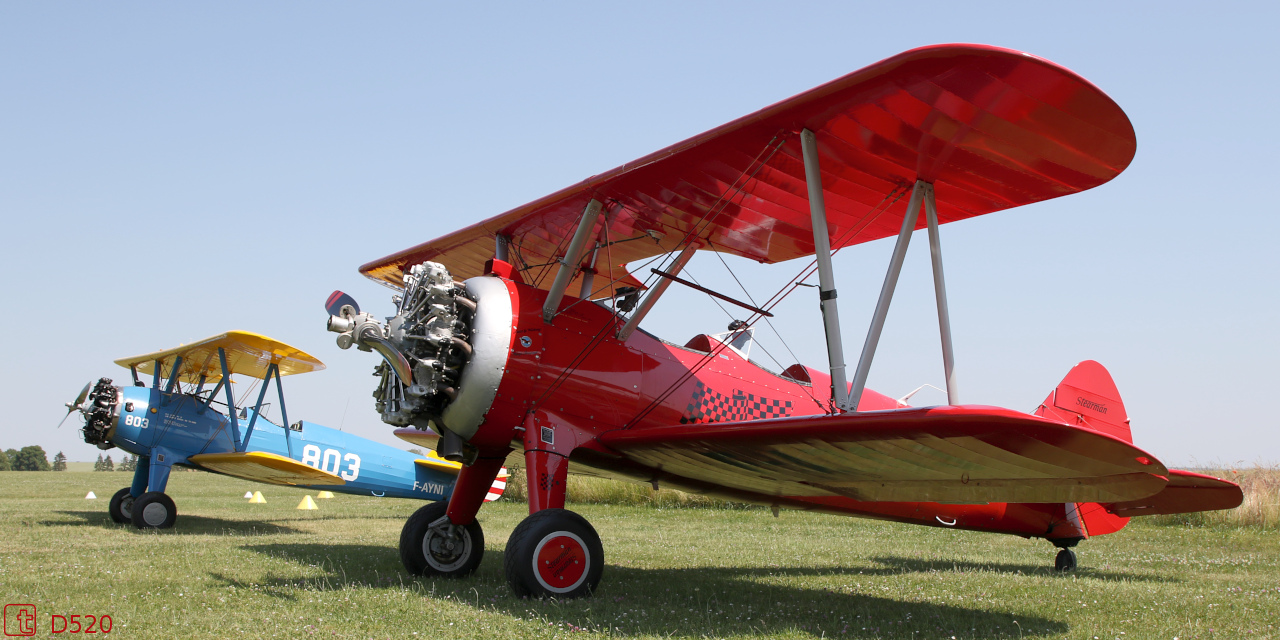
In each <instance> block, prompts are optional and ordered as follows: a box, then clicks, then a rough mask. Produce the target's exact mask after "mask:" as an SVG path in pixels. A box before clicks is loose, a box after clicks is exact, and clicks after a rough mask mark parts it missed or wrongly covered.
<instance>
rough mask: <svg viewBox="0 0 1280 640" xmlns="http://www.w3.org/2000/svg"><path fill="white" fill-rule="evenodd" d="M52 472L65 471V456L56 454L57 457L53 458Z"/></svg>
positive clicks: (59, 453)
mask: <svg viewBox="0 0 1280 640" xmlns="http://www.w3.org/2000/svg"><path fill="white" fill-rule="evenodd" d="M53 470H54V471H66V470H67V456H65V455H63V453H62V452H61V451H59V452H58V455H56V456H54V457H53Z"/></svg>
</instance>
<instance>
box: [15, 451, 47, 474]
mask: <svg viewBox="0 0 1280 640" xmlns="http://www.w3.org/2000/svg"><path fill="white" fill-rule="evenodd" d="M10 464H11V465H12V466H13V470H14V471H48V470H49V457H48V455H47V454H45V452H44V449H42V448H41V447H39V446H37V445H31V446H29V447H23V448H22V451H19V452H18V454H17V455H15V456H13V457H12V461H11V462H10Z"/></svg>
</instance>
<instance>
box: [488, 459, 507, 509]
mask: <svg viewBox="0 0 1280 640" xmlns="http://www.w3.org/2000/svg"><path fill="white" fill-rule="evenodd" d="M509 477H510V474H508V473H507V468H506V467H503V468H502V470H501V471H499V472H498V478H497V479H496V480H494V481H493V485H492V486H490V487H489V494H488V495H486V496H485V497H484V501H485V502H493V501H494V500H497V499H498V498H501V497H502V492H504V491H506V490H507V478H509Z"/></svg>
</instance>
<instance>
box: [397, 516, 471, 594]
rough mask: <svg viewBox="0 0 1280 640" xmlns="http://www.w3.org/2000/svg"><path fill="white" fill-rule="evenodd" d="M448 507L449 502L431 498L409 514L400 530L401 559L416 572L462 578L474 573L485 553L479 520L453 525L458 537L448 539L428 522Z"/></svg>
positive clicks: (417, 574)
mask: <svg viewBox="0 0 1280 640" xmlns="http://www.w3.org/2000/svg"><path fill="white" fill-rule="evenodd" d="M448 510H449V503H448V502H444V501H441V502H432V503H431V504H429V505H426V506H424V507H422V508H421V509H418V510H417V511H415V512H414V513H413V515H411V516H409V520H408V521H406V522H405V523H404V529H401V530H400V563H401V564H403V565H404V568H405V570H406V571H408V572H409V573H412V574H413V575H415V576H442V577H445V578H461V577H463V576H468V575H471V574H472V573H475V570H476V568H477V567H479V566H480V559H481V558H483V557H484V531H483V530H481V528H480V523H479V522H477V521H475V520H472V521H471V524H468V525H465V526H461V527H453V529H454V532H455V533H456V534H457V538H456V539H453V540H450V539H449V537H448V536H446V535H445V533H444V531H442V530H441V529H439V528H437V529H432V528H431V524H432V523H433V522H435V521H437V520H439V519H441V518H443V517H445V512H446V511H448Z"/></svg>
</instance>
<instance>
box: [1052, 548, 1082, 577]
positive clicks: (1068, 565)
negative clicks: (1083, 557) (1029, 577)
mask: <svg viewBox="0 0 1280 640" xmlns="http://www.w3.org/2000/svg"><path fill="white" fill-rule="evenodd" d="M1053 570H1054V571H1060V572H1063V573H1065V572H1067V571H1075V570H1076V552H1074V551H1072V550H1070V549H1063V550H1062V551H1059V552H1058V557H1057V558H1054V560H1053Z"/></svg>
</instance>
